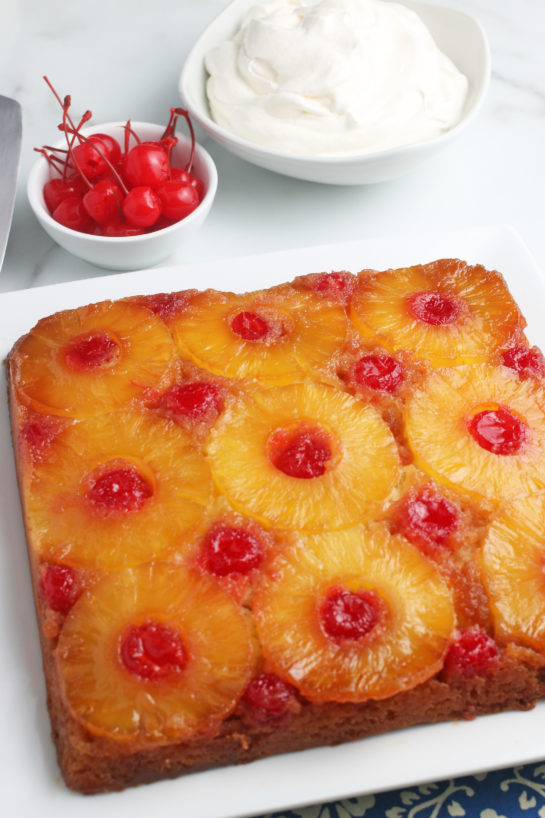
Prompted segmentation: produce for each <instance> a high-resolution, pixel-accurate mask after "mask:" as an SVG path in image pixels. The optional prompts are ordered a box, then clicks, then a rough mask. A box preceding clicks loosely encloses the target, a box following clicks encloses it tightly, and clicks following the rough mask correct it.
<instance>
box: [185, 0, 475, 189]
mask: <svg viewBox="0 0 545 818" xmlns="http://www.w3.org/2000/svg"><path fill="white" fill-rule="evenodd" d="M398 2H401V3H402V4H403V5H405V6H408V7H409V8H411V9H413V10H414V11H416V12H417V13H418V15H419V16H420V18H421V19H422V20H423V22H424V23H425V24H426V25H427V27H428V28H429V30H430V31H431V34H432V35H433V38H434V39H435V42H436V43H437V45H438V46H439V48H440V49H441V50H442V51H443V52H444V53H445V54H446V55H447V56H448V57H450V59H451V60H452V61H453V62H454V64H455V65H456V66H457V68H458V69H459V70H460V71H462V72H463V73H464V74H465V75H466V76H467V78H468V80H469V93H468V97H467V100H466V104H465V107H464V111H463V114H462V118H461V120H460V122H459V123H458V124H457V125H456V126H455V127H454V128H451V129H450V130H449V131H446V132H445V133H443V134H441V135H440V136H438V137H436V138H434V139H429V140H427V141H425V142H419V143H416V144H414V145H407V146H405V147H399V148H391V149H389V150H384V151H377V152H373V153H365V154H363V153H362V154H351V155H346V156H325V157H310V156H309V157H306V156H299V155H295V154H290V153H283V152H281V151H274V150H270V149H268V148H264V147H261V146H260V145H257V144H255V143H252V142H249V141H247V140H245V139H241V138H240V137H238V136H235V135H234V134H232V133H230V132H229V131H228V130H226V129H225V128H222V127H221V126H220V125H218V124H217V123H216V122H215V121H214V120H213V119H212V116H211V113H210V108H209V106H208V101H207V97H206V87H205V86H206V77H207V74H206V69H205V66H204V58H205V55H206V54H207V53H208V52H209V51H210V50H211V49H212V48H214V47H215V46H216V45H219V44H220V43H222V42H223V41H224V40H227V39H230V38H231V37H232V36H233V34H234V33H235V32H236V31H237V29H238V26H239V24H240V21H241V19H242V17H243V15H244V13H245V12H246V11H247V10H248V9H249V8H250V7H252V6H253V5H255V4H256V0H233V2H232V3H230V5H229V6H228V7H227V8H226V9H224V11H223V12H222V13H221V14H220V15H219V16H218V17H216V19H215V20H213V21H212V23H211V24H210V25H209V26H208V28H206V29H205V31H204V32H203V33H202V34H201V36H200V37H199V39H198V40H197V41H196V43H195V45H194V46H193V48H192V49H191V51H190V53H189V55H188V57H187V59H186V61H185V64H184V67H183V70H182V73H181V76H180V82H179V92H180V96H181V97H182V99H183V100H184V103H185V105H186V107H187V108H188V110H189V112H190V114H191V116H192V117H193V119H194V120H195V121H196V122H198V123H199V125H200V126H201V127H202V128H203V129H204V130H205V131H207V133H209V134H210V136H211V137H212V138H213V139H215V140H216V141H217V142H219V144H220V145H223V147H224V148H227V150H229V151H231V152H232V153H234V154H236V155H237V156H240V157H241V158H242V159H246V160H247V161H248V162H252V163H253V164H255V165H260V166H261V167H264V168H268V170H273V171H276V172H277V173H282V174H284V175H286V176H294V177H296V178H298V179H306V180H308V181H311V182H323V183H327V184H338V185H363V184H370V183H373V182H382V181H385V180H387V179H392V178H394V177H396V176H400V175H402V174H403V173H406V172H407V171H409V170H412V169H413V168H414V167H416V166H417V165H418V164H420V163H421V162H422V161H424V160H425V159H426V158H428V157H429V156H431V155H433V154H434V153H436V152H437V151H438V150H440V149H442V148H444V147H445V146H446V145H448V144H449V142H451V140H453V139H455V138H456V137H457V136H458V135H459V134H460V133H461V132H462V131H463V130H464V128H465V127H466V126H467V125H468V124H469V123H470V122H471V120H472V119H473V118H474V117H475V115H476V113H477V111H478V110H479V108H480V106H481V104H482V102H483V100H484V97H485V95H486V91H487V89H488V84H489V81H490V50H489V46H488V40H487V37H486V34H485V32H484V31H483V29H482V27H481V25H480V24H479V22H478V21H477V20H476V19H475V18H474V17H471V16H470V15H469V14H466V13H465V12H462V11H458V10H455V9H450V8H445V7H444V6H433V5H429V4H427V3H421V2H416V1H415V0H398Z"/></svg>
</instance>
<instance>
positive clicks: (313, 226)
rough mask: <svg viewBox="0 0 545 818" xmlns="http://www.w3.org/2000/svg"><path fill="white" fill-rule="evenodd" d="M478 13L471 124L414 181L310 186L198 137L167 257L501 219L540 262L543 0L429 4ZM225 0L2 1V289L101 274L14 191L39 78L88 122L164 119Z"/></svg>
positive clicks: (29, 142)
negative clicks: (12, 156) (8, 178)
mask: <svg viewBox="0 0 545 818" xmlns="http://www.w3.org/2000/svg"><path fill="white" fill-rule="evenodd" d="M439 2H444V4H445V5H451V6H456V7H459V8H462V9H465V10H467V11H469V12H471V13H473V14H475V15H476V16H477V17H478V18H479V19H480V21H481V23H482V24H483V26H484V27H485V29H486V31H487V34H488V37H489V39H490V44H491V50H492V64H493V76H492V83H491V87H490V91H489V94H488V98H487V100H486V102H485V105H484V108H483V110H482V111H481V113H480V115H479V117H478V118H477V119H476V120H475V121H474V123H473V124H472V125H471V127H470V128H469V129H467V130H466V131H465V132H464V134H463V135H462V137H461V138H460V139H459V140H457V141H455V142H454V143H452V144H451V145H450V146H449V147H448V148H447V149H446V150H445V151H443V152H442V153H440V154H439V155H438V156H436V157H435V158H433V159H432V160H431V161H429V162H428V163H426V164H425V165H422V166H421V167H420V168H419V169H418V170H417V171H416V172H413V173H412V174H410V175H408V176H406V177H404V178H401V179H398V180H395V181H391V182H388V183H384V184H381V185H375V186H369V187H336V186H320V185H315V184H312V183H307V182H302V181H297V180H293V179H289V178H286V177H283V176H279V175H276V174H274V173H271V172H269V171H266V170H262V169H260V168H257V167H254V166H252V165H249V164H246V163H245V162H243V161H242V160H240V159H237V158H235V157H234V156H232V155H231V154H229V153H227V152H226V151H225V150H224V149H223V148H220V147H219V146H217V145H216V144H215V143H213V142H211V141H210V140H209V139H208V138H206V137H204V135H203V134H202V133H199V134H198V136H199V138H201V140H202V141H203V143H204V144H205V145H206V146H207V148H208V149H209V151H210V153H211V154H212V155H213V157H214V159H215V161H216V163H217V166H218V172H219V179H220V185H219V191H218V195H217V199H216V202H215V205H214V208H213V211H212V214H211V215H210V217H209V219H208V221H207V222H206V224H205V225H204V227H203V228H202V229H201V230H200V231H199V232H198V233H196V234H195V235H194V236H193V237H192V238H191V239H190V240H189V241H188V242H187V243H186V244H185V245H184V246H183V247H181V248H180V249H179V251H178V252H177V253H176V254H175V255H174V256H172V257H171V258H170V259H168V260H167V261H165V262H164V264H165V265H169V264H184V263H187V262H195V261H208V260H215V259H222V258H226V257H233V256H238V255H246V254H251V253H260V252H265V253H266V252H269V251H273V250H279V249H290V248H294V247H303V246H307V245H308V246H311V245H317V244H323V243H332V242H337V241H339V242H342V241H347V240H352V239H358V238H364V237H371V236H387V235H394V234H407V233H414V232H427V231H430V230H431V231H435V230H445V229H449V228H465V227H469V226H481V225H489V224H512V225H514V226H515V227H516V228H517V229H518V230H519V232H520V234H521V235H522V237H523V239H524V240H525V241H526V243H527V245H528V246H529V248H530V250H531V251H532V252H533V254H534V255H535V257H536V259H537V261H538V263H539V264H540V266H541V267H542V268H545V228H544V215H545V214H544V201H545V196H544V190H545V50H544V49H543V40H544V37H545V0H439ZM225 5H226V0H138V2H131V0H93V2H92V3H89V2H84V1H83V0H77V1H76V2H67V0H48V2H42V0H0V93H1V94H4V95H7V96H13V97H15V98H16V99H18V100H19V101H20V102H21V104H22V106H23V117H24V141H23V155H22V162H21V173H20V179H19V189H18V194H17V201H16V207H15V213H14V219H13V226H12V232H11V235H10V239H9V243H8V247H7V252H6V257H5V260H4V264H3V267H2V270H1V271H0V291H9V290H16V289H24V288H28V287H35V286H40V285H45V284H52V283H57V282H64V281H72V280H78V279H83V278H88V277H91V276H97V275H104V272H105V271H104V270H101V269H99V268H96V267H93V266H92V265H90V264H87V263H86V262H83V261H80V260H79V259H77V258H75V257H73V256H71V255H69V254H68V253H66V252H65V251H64V250H62V249H61V248H59V247H58V246H56V245H54V244H53V243H52V241H51V240H50V239H49V238H48V236H47V235H46V234H45V233H44V232H43V231H42V229H41V228H40V226H39V225H38V223H37V222H36V221H35V219H34V216H33V214H32V212H31V211H30V208H29V206H28V203H27V201H26V194H25V183H26V177H27V174H28V171H29V168H30V166H31V164H32V162H33V161H34V157H35V155H34V154H33V150H32V149H33V147H34V146H37V145H41V144H44V143H45V142H48V141H51V140H52V139H53V138H54V137H55V134H56V130H55V126H56V124H57V121H58V120H59V110H58V108H57V107H56V103H55V101H54V99H53V97H52V95H51V94H50V92H49V91H48V89H47V88H46V86H45V83H44V82H43V80H42V75H43V74H47V75H48V76H49V77H50V78H51V79H52V81H53V82H54V83H55V85H56V86H57V88H58V90H59V91H60V93H61V95H64V94H65V93H71V94H72V98H73V105H74V111H76V110H77V111H80V110H81V111H83V110H84V109H85V108H87V107H88V108H91V110H92V111H93V114H94V116H93V121H95V122H97V123H98V122H100V121H108V120H115V119H125V118H128V117H131V118H132V119H140V120H148V121H163V120H164V119H165V115H166V112H167V111H168V108H169V106H170V105H172V104H177V103H178V95H177V82H178V76H179V73H180V70H181V68H182V65H183V62H184V59H185V56H186V54H187V53H188V51H189V49H190V47H191V45H192V43H193V42H194V40H195V38H196V37H197V36H198V34H199V33H200V31H201V30H202V29H203V28H204V26H205V25H206V24H207V23H208V22H209V21H210V20H211V19H212V18H213V17H214V16H215V15H216V14H217V13H218V12H219V11H220V10H221V9H222V8H223V7H224V6H225Z"/></svg>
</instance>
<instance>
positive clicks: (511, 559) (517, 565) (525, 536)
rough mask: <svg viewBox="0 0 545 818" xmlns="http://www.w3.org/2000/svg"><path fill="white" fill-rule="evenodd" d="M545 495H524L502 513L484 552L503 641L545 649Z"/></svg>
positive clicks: (486, 576) (496, 622) (498, 631)
mask: <svg viewBox="0 0 545 818" xmlns="http://www.w3.org/2000/svg"><path fill="white" fill-rule="evenodd" d="M544 531H545V494H543V493H542V492H540V493H536V494H533V495H530V496H528V497H519V498H517V500H515V501H513V502H512V503H511V504H510V505H508V506H507V507H506V508H505V510H504V511H503V512H502V513H501V514H500V515H499V517H497V518H496V519H495V520H494V522H493V523H492V525H491V526H490V529H489V531H488V534H487V537H486V540H485V543H484V547H483V552H482V565H483V578H484V583H485V586H486V589H487V591H488V595H489V598H490V606H491V609H492V615H493V619H494V625H495V630H496V636H497V638H498V639H499V640H500V641H505V642H508V641H512V640H514V641H515V642H520V643H522V644H523V645H528V646H529V647H532V648H534V649H535V650H538V651H540V652H541V653H545V539H544V536H543V532H544Z"/></svg>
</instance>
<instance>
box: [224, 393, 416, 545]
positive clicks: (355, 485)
mask: <svg viewBox="0 0 545 818" xmlns="http://www.w3.org/2000/svg"><path fill="white" fill-rule="evenodd" d="M208 458H209V462H210V468H211V469H212V475H213V477H214V480H215V481H216V483H217V485H218V487H219V488H220V490H221V491H222V492H223V493H224V494H226V495H227V497H228V499H229V501H230V502H231V504H232V505H233V507H234V508H236V509H237V510H238V511H241V512H243V513H245V514H248V515H250V516H253V517H255V518H256V519H258V520H260V521H261V522H263V523H265V524H269V525H274V526H276V527H278V528H286V529H295V530H299V529H302V530H309V531H315V530H319V529H323V528H327V529H335V528H343V527H347V526H349V525H352V524H354V523H356V522H359V521H360V520H363V519H367V518H368V517H369V516H370V515H371V514H372V513H373V512H374V511H375V510H376V508H377V507H378V506H379V505H380V503H381V502H382V501H383V500H384V499H385V497H386V496H387V495H388V494H389V492H390V490H391V488H392V486H393V484H394V483H395V481H396V479H397V477H398V474H399V468H400V467H399V456H398V452H397V447H396V444H395V441H394V438H393V436H392V433H391V432H390V430H389V428H388V426H387V425H386V424H385V423H384V421H383V420H382V419H381V418H380V416H379V415H378V413H377V412H376V411H375V410H374V409H372V408H371V407H370V406H366V405H364V404H362V403H361V402H360V401H358V400H356V399H355V398H353V397H351V396H350V395H348V394H346V393H342V392H336V391H335V390H333V389H332V388H330V387H328V386H323V385H319V384H293V385H291V386H286V387H275V388H271V389H261V390H257V391H256V392H254V393H252V394H251V395H248V396H245V397H243V398H241V399H240V400H239V401H237V402H235V403H233V404H232V405H231V406H230V407H229V408H228V409H227V410H226V412H225V413H224V415H223V416H222V417H221V418H220V419H219V421H218V423H217V424H216V426H215V428H214V429H213V430H212V433H211V436H210V440H209V444H208Z"/></svg>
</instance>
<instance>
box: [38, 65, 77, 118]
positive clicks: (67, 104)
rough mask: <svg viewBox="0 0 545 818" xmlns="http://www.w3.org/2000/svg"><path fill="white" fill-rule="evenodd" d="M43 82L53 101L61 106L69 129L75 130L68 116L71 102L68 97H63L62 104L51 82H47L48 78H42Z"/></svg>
mask: <svg viewBox="0 0 545 818" xmlns="http://www.w3.org/2000/svg"><path fill="white" fill-rule="evenodd" d="M44 80H45V81H46V83H47V85H48V86H49V88H50V89H51V91H52V92H53V95H54V97H55V99H56V100H57V102H58V103H59V105H60V106H61V108H62V109H63V111H64V110H65V111H66V116H67V119H68V122H69V123H70V125H71V127H72V128H75V125H74V123H73V122H72V119H71V118H70V116H69V114H68V108H69V107H70V103H71V101H72V100H71V98H70V95H67V96H65V98H64V102H63V100H62V99H61V98H60V96H59V95H58V94H57V92H56V91H55V89H54V87H53V85H52V84H51V82H50V81H49V78H48V77H45V76H44Z"/></svg>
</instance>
